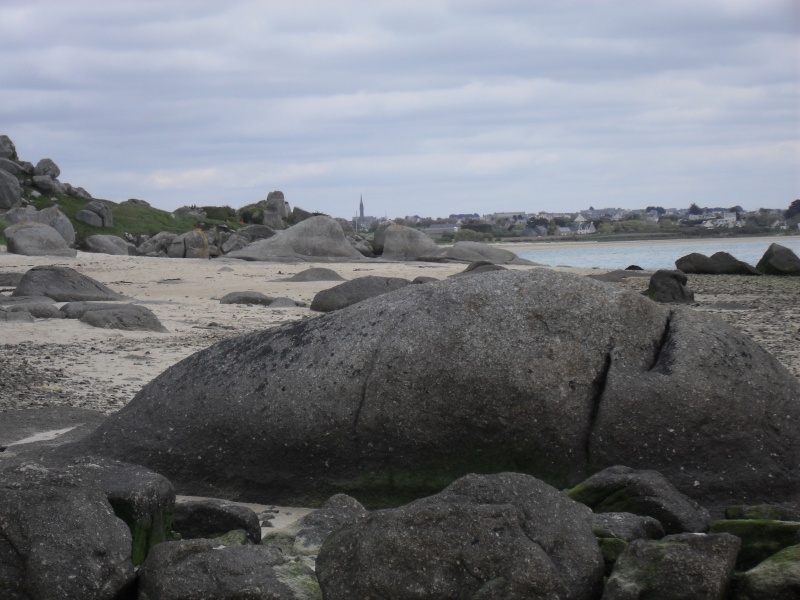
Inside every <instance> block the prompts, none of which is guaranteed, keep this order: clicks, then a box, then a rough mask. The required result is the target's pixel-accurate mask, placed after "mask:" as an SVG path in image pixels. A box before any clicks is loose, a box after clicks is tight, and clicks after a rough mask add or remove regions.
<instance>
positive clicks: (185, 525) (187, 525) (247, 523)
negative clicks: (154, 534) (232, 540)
mask: <svg viewBox="0 0 800 600" xmlns="http://www.w3.org/2000/svg"><path fill="white" fill-rule="evenodd" d="M234 529H243V530H245V531H246V532H247V539H249V540H250V542H252V543H253V544H258V543H259V542H260V541H261V525H260V524H259V522H258V516H257V515H256V513H255V512H253V510H252V509H250V508H247V507H246V506H242V505H240V504H234V503H233V502H226V501H225V500H217V499H214V498H208V499H204V500H190V501H188V502H179V503H178V504H177V505H176V506H175V516H174V518H173V521H172V530H173V531H176V532H177V533H179V534H180V536H181V539H184V540H189V539H196V538H213V537H218V536H220V535H223V534H226V533H228V532H229V531H233V530H234Z"/></svg>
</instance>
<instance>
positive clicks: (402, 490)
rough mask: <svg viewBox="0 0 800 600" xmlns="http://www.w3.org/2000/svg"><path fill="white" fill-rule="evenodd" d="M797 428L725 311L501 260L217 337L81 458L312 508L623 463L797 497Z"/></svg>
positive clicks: (766, 363)
mask: <svg viewBox="0 0 800 600" xmlns="http://www.w3.org/2000/svg"><path fill="white" fill-rule="evenodd" d="M304 222H305V221H304ZM576 299H580V301H576ZM799 421H800V383H798V381H797V379H795V378H794V377H793V376H792V375H791V374H790V373H789V371H788V370H787V369H786V368H785V367H783V366H782V365H781V364H780V363H778V361H777V360H776V359H775V358H774V357H772V356H771V355H770V354H768V353H767V352H766V351H765V350H763V349H762V348H761V347H760V346H758V345H756V344H755V343H754V342H753V341H752V340H751V339H750V338H748V337H747V336H745V335H744V334H742V333H739V332H737V331H736V330H734V329H732V328H730V327H728V326H727V325H726V324H725V323H724V322H722V321H721V320H719V319H716V318H714V317H711V316H709V315H705V314H702V313H698V312H694V311H692V310H691V309H688V308H684V307H675V308H672V309H668V308H666V307H664V306H662V305H659V304H656V303H655V302H652V301H650V300H648V299H647V298H644V297H643V296H641V295H640V294H636V293H634V292H631V291H626V290H623V289H620V288H618V287H616V286H612V285H609V284H604V283H600V282H596V281H593V280H591V279H588V278H581V277H577V276H573V275H568V274H563V273H554V272H550V271H547V270H531V271H502V272H497V273H486V274H484V275H482V276H479V277H463V278H456V279H450V280H447V281H443V282H440V283H437V284H434V285H409V286H406V287H404V288H403V289H400V290H396V291H394V292H392V293H390V294H384V295H382V296H378V297H376V298H371V299H369V300H365V301H363V302H359V303H357V304H355V305H352V306H349V307H347V308H345V309H342V310H340V311H336V312H333V313H330V314H327V315H323V316H321V317H318V318H315V319H307V320H304V321H300V322H293V323H287V324H285V325H282V326H280V327H276V328H273V329H270V330H268V331H263V332H256V333H253V334H248V335H244V336H240V337H236V338H232V339H230V340H226V341H223V342H220V343H218V344H216V345H214V346H211V347H210V348H208V349H206V350H203V351H201V352H199V353H197V354H194V355H192V356H190V357H188V358H186V359H185V360H183V361H181V362H180V363H178V364H176V365H174V366H173V367H171V368H169V369H168V370H166V371H165V372H164V373H162V374H161V375H160V376H159V377H157V378H156V379H154V380H153V381H151V382H150V383H149V384H147V385H146V386H145V387H144V388H142V390H141V391H140V392H139V393H138V394H137V395H136V397H135V398H134V399H133V400H132V401H131V402H130V403H129V404H128V405H127V406H125V408H123V409H122V410H120V411H119V412H117V413H115V414H113V415H111V416H110V417H109V419H108V420H107V421H106V422H105V423H104V424H103V425H101V426H100V428H98V429H97V430H96V431H95V432H94V433H93V434H92V435H90V436H88V437H87V438H85V440H84V441H83V442H80V443H79V445H78V447H76V448H75V449H74V450H75V451H83V450H87V449H88V450H91V451H94V452H98V453H100V454H104V455H108V456H111V457H120V458H121V459H124V460H127V461H130V462H135V463H138V464H143V465H147V466H149V467H150V468H152V469H154V470H155V471H157V472H159V473H162V474H164V475H165V476H167V477H168V478H169V479H170V480H171V481H173V483H174V484H175V486H176V489H178V491H179V493H183V494H189V495H204V496H216V497H226V498H229V499H236V498H242V499H245V498H252V499H259V500H260V501H261V502H272V503H276V504H279V503H281V502H284V503H286V504H289V505H291V503H298V504H297V505H301V506H315V505H316V506H318V505H320V504H322V502H324V501H325V500H326V499H327V498H328V497H330V496H331V495H332V494H334V493H339V492H341V493H347V494H349V495H351V496H353V497H355V498H356V499H358V500H359V501H360V502H362V503H364V504H365V505H368V506H378V505H398V504H400V503H402V502H403V501H406V500H408V499H411V498H418V497H421V496H424V495H427V494H430V493H434V492H437V491H440V490H441V489H443V488H444V487H445V486H446V485H447V484H448V483H449V482H451V481H454V480H455V479H457V478H458V477H460V476H462V475H464V474H466V473H474V472H484V473H488V472H501V471H518V472H527V473H530V474H532V475H535V476H536V477H539V478H540V479H543V480H545V481H547V482H548V483H550V484H552V485H555V486H556V487H559V488H563V487H567V486H573V485H575V484H577V483H579V482H580V481H582V480H584V479H585V478H586V477H587V476H588V475H590V474H592V473H594V472H597V471H599V470H601V469H603V468H605V467H610V466H613V465H619V464H625V465H630V466H631V467H633V468H637V469H655V470H658V471H660V472H661V473H662V474H663V475H664V476H665V477H666V478H667V479H668V480H669V481H670V482H672V483H673V484H674V485H675V486H676V487H677V488H678V489H679V490H680V491H682V492H683V493H685V494H687V495H689V496H690V497H692V498H694V499H696V500H698V501H701V502H711V503H715V502H717V501H719V502H724V503H726V504H731V503H734V502H739V503H742V502H746V503H760V502H762V501H770V502H775V501H778V500H781V499H794V498H795V497H796V496H797V493H798V485H799V484H798V481H800V476H799V475H800V470H799V469H800V466H798V465H800V456H798V452H800V427H798V422H799Z"/></svg>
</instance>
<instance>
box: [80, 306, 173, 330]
mask: <svg viewBox="0 0 800 600" xmlns="http://www.w3.org/2000/svg"><path fill="white" fill-rule="evenodd" d="M86 304H91V303H86ZM78 319H79V320H80V321H81V323H86V324H87V325H91V326H92V327H100V328H102V329H123V330H126V331H157V332H160V333H164V332H166V331H167V328H166V327H164V326H163V325H162V324H161V321H159V320H158V317H156V316H155V314H153V311H151V310H150V309H149V308H147V307H145V306H139V305H137V304H122V303H120V304H118V305H116V306H111V307H109V308H99V309H96V308H93V307H89V308H87V309H86V310H84V311H83V313H82V314H81V315H80V316H79V317H78Z"/></svg>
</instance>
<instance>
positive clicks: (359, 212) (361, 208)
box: [358, 194, 364, 219]
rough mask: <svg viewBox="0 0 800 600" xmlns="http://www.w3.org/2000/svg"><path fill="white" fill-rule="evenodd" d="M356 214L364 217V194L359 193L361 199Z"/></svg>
mask: <svg viewBox="0 0 800 600" xmlns="http://www.w3.org/2000/svg"><path fill="white" fill-rule="evenodd" d="M358 216H359V217H360V218H361V219H363V218H364V195H363V194H361V201H360V202H359V203H358Z"/></svg>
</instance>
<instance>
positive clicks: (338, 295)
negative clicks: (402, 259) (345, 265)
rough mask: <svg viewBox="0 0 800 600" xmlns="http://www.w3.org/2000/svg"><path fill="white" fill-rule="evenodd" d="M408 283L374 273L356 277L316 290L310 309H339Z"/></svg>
mask: <svg viewBox="0 0 800 600" xmlns="http://www.w3.org/2000/svg"><path fill="white" fill-rule="evenodd" d="M410 283H411V282H410V281H409V280H408V279H403V278H402V277H378V276H376V275H367V276H366V277H358V278H356V279H352V280H350V281H345V282H344V283H340V284H339V285H336V286H334V287H332V288H328V289H327V290H322V291H321V292H317V294H316V295H315V296H314V300H313V301H312V302H311V310H315V311H318V312H331V311H334V310H339V309H341V308H344V307H346V306H350V305H351V304H355V303H356V302H361V301H362V300H366V299H367V298H373V297H375V296H380V295H381V294H386V293H388V292H393V291H394V290H399V289H400V288H402V287H405V286H407V285H409V284H410Z"/></svg>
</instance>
